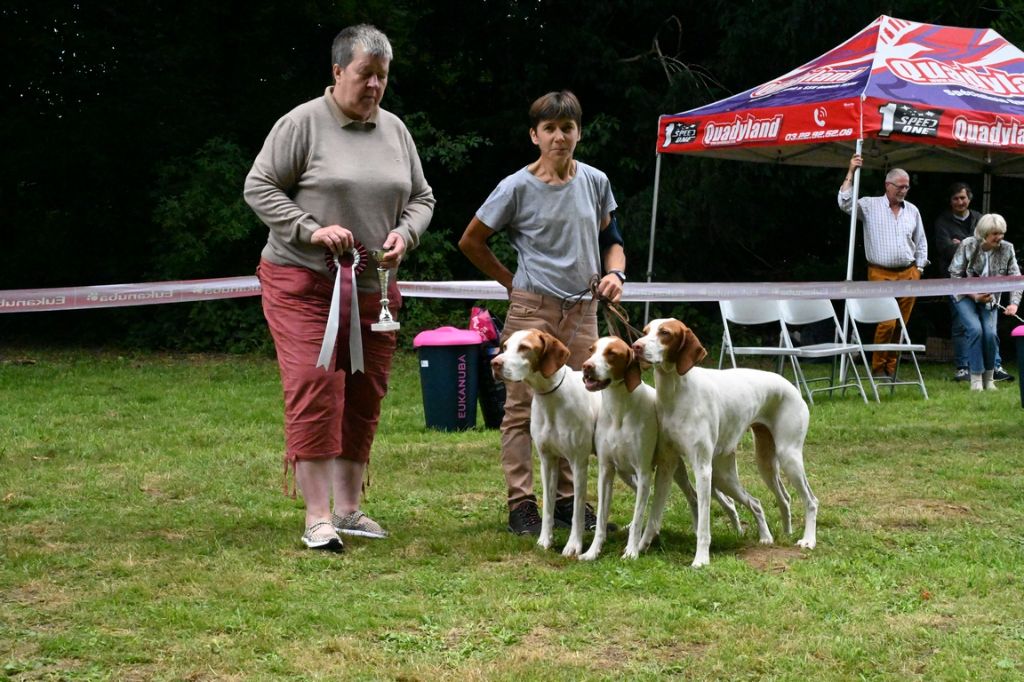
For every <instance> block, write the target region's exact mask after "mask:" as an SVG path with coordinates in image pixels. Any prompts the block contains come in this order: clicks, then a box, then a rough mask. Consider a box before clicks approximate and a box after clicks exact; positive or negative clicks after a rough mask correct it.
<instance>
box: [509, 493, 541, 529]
mask: <svg viewBox="0 0 1024 682" xmlns="http://www.w3.org/2000/svg"><path fill="white" fill-rule="evenodd" d="M508 532H509V533H515V534H516V535H540V512H538V511H537V503H536V502H534V501H533V500H527V501H526V502H523V503H522V504H520V505H519V506H518V507H516V508H515V509H513V510H512V511H510V512H509V513H508Z"/></svg>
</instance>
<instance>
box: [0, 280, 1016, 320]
mask: <svg viewBox="0 0 1024 682" xmlns="http://www.w3.org/2000/svg"><path fill="white" fill-rule="evenodd" d="M398 288H399V290H400V291H401V292H402V296H405V297H408V298H460V299H477V300H485V301H487V300H490V301H504V300H507V299H508V293H507V292H506V291H505V287H503V286H501V285H500V284H498V283H497V282H494V281H461V282H399V283H398ZM622 289H623V291H622V300H623V301H626V302H632V301H668V302H676V301H718V300H721V299H724V298H773V299H779V298H833V299H841V298H871V297H875V296H948V295H951V294H986V293H997V292H1002V291H1016V290H1018V289H1024V277H965V278H960V279H950V278H943V279H923V280H902V281H892V282H864V281H852V282H846V281H839V282H703V283H700V282H690V283H682V282H651V283H646V282H626V284H625V286H624V287H623V288H622ZM259 295H260V283H259V280H257V279H256V277H252V276H248V277H223V278H219V279H202V280H183V281H171V282H141V283H137V284H102V285H97V286H84V287H62V288H53V289H8V290H3V291H0V314H3V313H27V312H48V311H55V310H86V309H90V308H117V307H124V306H138V305H153V304H158V303H186V302H191V301H214V300H218V299H227V298H242V297H246V296H259Z"/></svg>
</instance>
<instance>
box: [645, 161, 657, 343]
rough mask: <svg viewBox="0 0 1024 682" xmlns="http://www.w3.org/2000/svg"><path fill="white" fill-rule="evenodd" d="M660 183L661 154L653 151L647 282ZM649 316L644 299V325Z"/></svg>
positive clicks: (652, 258)
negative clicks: (652, 197) (652, 196)
mask: <svg viewBox="0 0 1024 682" xmlns="http://www.w3.org/2000/svg"><path fill="white" fill-rule="evenodd" d="M660 184H661V154H659V153H658V152H655V153H654V199H653V200H652V202H651V244H650V248H649V250H648V252H647V283H648V284H650V282H651V278H652V277H653V276H654V231H655V229H656V228H657V225H658V189H659V186H660ZM650 318H651V302H650V301H644V325H646V324H647V323H648V322H649V321H650Z"/></svg>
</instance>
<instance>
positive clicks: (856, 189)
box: [846, 138, 864, 282]
mask: <svg viewBox="0 0 1024 682" xmlns="http://www.w3.org/2000/svg"><path fill="white" fill-rule="evenodd" d="M863 149H864V138H860V139H858V140H857V152H856V153H857V154H860V153H861V151H862V150H863ZM858 198H860V166H858V167H857V168H855V169H854V171H853V206H852V207H851V209H850V245H849V248H848V249H847V252H846V281H847V282H852V281H853V249H854V246H855V245H856V243H857V199H858Z"/></svg>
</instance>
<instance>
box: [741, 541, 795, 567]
mask: <svg viewBox="0 0 1024 682" xmlns="http://www.w3.org/2000/svg"><path fill="white" fill-rule="evenodd" d="M736 556H738V557H739V558H740V559H742V560H743V561H745V562H747V564H748V565H750V566H751V567H752V568H755V569H757V570H759V571H763V572H765V573H785V572H786V571H788V570H789V567H790V565H791V564H792V563H793V562H794V561H799V560H801V559H805V558H806V555H805V554H804V550H802V549H800V548H799V547H795V546H794V547H780V546H778V545H752V546H750V547H744V548H743V549H741V550H740V551H739V552H737V553H736Z"/></svg>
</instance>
